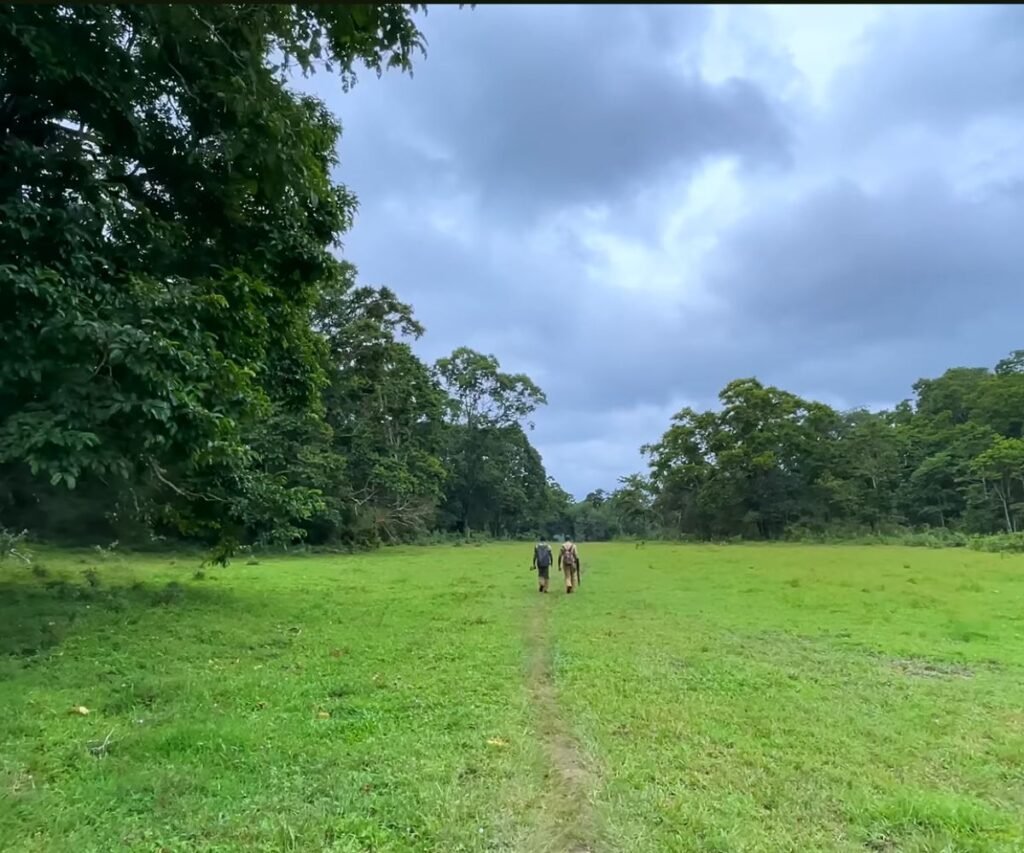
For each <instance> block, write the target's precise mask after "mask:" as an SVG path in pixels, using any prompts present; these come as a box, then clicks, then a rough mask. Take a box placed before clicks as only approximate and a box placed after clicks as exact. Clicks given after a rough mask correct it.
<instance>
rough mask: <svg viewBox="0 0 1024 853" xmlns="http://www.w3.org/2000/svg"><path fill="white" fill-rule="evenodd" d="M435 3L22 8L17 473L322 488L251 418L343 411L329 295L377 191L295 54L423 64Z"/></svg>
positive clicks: (14, 57)
mask: <svg viewBox="0 0 1024 853" xmlns="http://www.w3.org/2000/svg"><path fill="white" fill-rule="evenodd" d="M418 8H420V7H418V6H416V5H408V6H401V5H397V4H381V5H355V6H309V7H302V6H294V5H248V6H232V5H219V6H218V5H208V6H181V5H170V6H130V5H126V6H115V5H92V6H89V5H83V6H71V7H68V6H19V5H15V6H8V7H5V8H4V9H2V10H0V80H2V82H0V155H2V161H3V163H4V169H3V172H2V173H0V214H2V215H0V341H2V344H0V346H2V353H0V355H2V357H0V465H2V466H3V469H4V471H3V473H4V475H5V477H6V476H8V475H10V476H15V477H17V478H20V479H23V480H25V479H27V480H30V481H32V482H37V481H38V482H39V483H40V484H41V483H43V482H44V479H45V482H47V483H50V484H52V485H54V486H57V485H61V486H64V487H67V488H70V489H74V488H75V487H76V486H77V485H78V483H79V481H81V480H84V479H89V480H93V481H97V482H101V483H103V484H104V486H105V488H107V489H110V490H122V489H129V490H131V491H133V492H135V493H136V494H137V496H139V497H141V498H142V499H143V503H146V502H149V503H150V504H152V505H158V506H159V507H160V509H161V511H162V512H163V510H167V511H166V512H163V515H164V516H165V518H168V519H174V520H176V521H177V522H178V523H180V524H181V525H182V526H183V527H184V528H185V529H186V530H190V531H193V532H194V531H205V532H210V533H212V532H216V531H218V530H222V528H224V527H225V526H228V527H232V526H246V525H248V524H249V523H250V522H252V521H253V520H254V519H256V518H259V519H261V520H260V522H259V523H260V524H264V523H268V522H272V520H273V519H280V520H281V529H280V532H281V533H282V535H284V536H285V537H287V536H291V535H294V534H295V533H296V530H297V528H296V527H295V524H294V522H295V521H299V520H301V519H303V518H307V517H309V515H310V514H311V513H312V512H314V511H315V505H316V500H315V494H314V493H313V492H311V491H310V490H309V489H305V488H301V487H298V486H295V487H292V486H290V485H288V484H287V482H286V479H285V480H282V479H281V477H280V476H279V475H278V474H276V473H273V471H272V470H268V468H267V465H265V464H264V463H263V461H262V460H260V459H258V458H257V457H256V456H255V455H254V453H253V451H252V448H251V446H250V444H249V443H248V442H247V433H249V432H250V431H251V430H252V429H254V428H258V425H260V424H264V423H266V420H267V419H268V418H283V419H284V420H285V421H288V422H289V423H290V424H292V425H295V424H296V423H298V421H296V420H292V419H293V418H297V419H298V420H301V419H302V418H303V417H305V416H312V417H314V418H315V417H316V416H317V412H318V411H319V410H320V408H321V400H320V394H321V392H322V390H323V388H324V385H325V382H326V378H325V376H324V374H323V371H322V369H321V359H320V355H321V353H322V350H321V348H320V345H319V343H318V341H317V339H316V336H315V334H314V333H313V331H312V330H311V328H310V316H311V311H312V310H313V308H314V306H315V305H316V303H317V298H318V294H319V292H320V290H321V288H322V286H323V284H324V282H329V281H331V280H332V279H333V278H334V277H335V276H336V275H337V266H338V262H337V260H336V259H335V257H334V255H333V254H332V252H331V248H332V247H333V246H334V244H335V243H336V240H337V238H338V235H339V234H340V233H342V232H344V231H345V230H347V228H348V227H349V225H350V224H351V221H352V216H353V213H354V210H355V199H354V198H353V196H352V195H351V194H350V193H349V192H348V190H347V189H346V188H345V187H343V186H341V185H338V184H336V183H335V182H333V180H332V179H331V169H332V167H333V165H334V162H335V143H336V141H337V138H338V134H339V127H338V124H337V122H336V121H335V120H334V118H333V117H332V116H331V115H330V114H329V113H328V112H327V110H326V109H325V108H324V106H323V105H322V104H321V103H319V102H318V101H317V100H315V99H314V98H311V97H308V96H302V95H298V94H296V93H295V92H294V91H293V90H292V89H291V88H290V87H289V86H288V85H287V83H288V73H289V70H290V69H291V68H293V67H298V68H300V69H302V70H303V71H304V72H307V73H308V72H311V71H312V70H313V68H314V65H315V64H317V63H318V62H326V63H327V65H328V67H331V66H336V67H337V69H338V71H339V72H340V74H341V78H342V85H343V86H345V87H347V86H349V85H351V84H352V83H353V82H354V81H355V69H356V67H357V66H358V65H360V64H361V65H364V66H366V67H368V68H370V69H371V70H374V71H376V72H378V73H379V72H380V71H381V70H382V69H383V68H385V67H394V68H399V69H402V70H408V69H409V68H410V67H411V60H412V57H413V54H414V53H415V52H416V51H417V50H419V49H421V43H422V42H421V37H420V34H419V32H418V30H417V28H416V26H415V25H414V23H413V20H412V14H413V13H414V12H415V11H416V10H417V9H418ZM271 468H272V466H271ZM33 488H36V487H33ZM261 507H262V508H261Z"/></svg>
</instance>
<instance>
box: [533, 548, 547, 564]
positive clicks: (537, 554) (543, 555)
mask: <svg viewBox="0 0 1024 853" xmlns="http://www.w3.org/2000/svg"><path fill="white" fill-rule="evenodd" d="M533 553H534V559H536V561H537V568H538V569H547V568H550V566H551V549H550V548H549V547H548V546H547V545H538V546H537V547H536V548H535V549H534V552H533Z"/></svg>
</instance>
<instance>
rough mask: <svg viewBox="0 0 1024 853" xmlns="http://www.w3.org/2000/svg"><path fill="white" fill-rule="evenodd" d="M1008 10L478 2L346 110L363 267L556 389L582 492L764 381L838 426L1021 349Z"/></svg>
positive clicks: (1019, 146)
mask: <svg viewBox="0 0 1024 853" xmlns="http://www.w3.org/2000/svg"><path fill="white" fill-rule="evenodd" d="M1022 21H1024V15H1022V13H1021V12H1019V11H1018V10H1017V9H1016V8H1015V7H998V8H993V7H982V8H976V7H940V8H936V7H930V8H918V7H898V8H890V7H844V8H842V9H838V10H833V9H832V8H829V9H824V8H823V9H821V10H814V9H811V10H805V9H803V8H801V9H798V10H793V9H787V8H775V7H757V8H755V9H734V8H731V7H713V8H702V7H640V6H635V7H615V8H612V9H609V8H607V7H605V8H601V9H598V8H596V7H587V6H565V7H560V6H546V7H526V6H520V7H484V6H481V7H478V8H477V9H476V10H473V11H469V10H462V11H457V10H454V9H450V8H443V7H442V8H437V9H434V10H432V11H431V13H430V15H429V17H427V18H426V19H425V20H424V23H423V26H424V30H425V32H426V35H427V37H428V40H429V51H430V53H429V57H428V59H427V60H426V61H425V62H421V63H420V65H419V66H418V67H417V70H416V73H415V76H414V78H413V79H408V78H403V77H399V76H397V75H386V76H385V77H384V78H383V79H381V80H379V81H378V80H373V79H365V80H363V81H361V82H360V84H359V86H357V87H356V89H355V90H354V91H353V92H352V93H351V94H348V95H345V96H341V95H340V94H339V93H338V92H337V88H336V85H335V84H334V83H332V82H331V81H330V80H329V79H328V78H319V79H317V80H315V81H314V82H313V83H311V84H307V83H303V85H304V86H307V87H310V86H311V87H312V89H313V91H315V92H316V93H317V94H319V95H320V96H321V97H323V98H324V99H325V100H326V101H327V102H328V103H329V105H330V106H331V107H332V108H334V109H335V110H336V112H338V113H339V115H340V117H341V119H342V121H343V124H344V127H345V134H344V137H343V140H342V144H341V148H340V160H341V167H340V169H339V176H340V177H341V178H342V179H343V180H344V181H345V182H346V183H348V184H349V185H350V186H351V187H352V189H354V190H355V191H356V193H357V194H358V195H359V197H360V201H361V209H360V214H359V217H358V219H357V224H356V227H355V229H354V231H353V232H352V233H351V234H350V235H347V239H346V254H347V256H348V257H349V258H350V259H351V260H353V261H354V262H355V263H356V264H357V265H358V266H359V267H360V270H361V273H362V277H363V279H364V280H366V281H368V282H374V283H386V284H388V285H389V286H392V287H393V288H394V289H395V290H397V292H398V293H399V294H401V296H402V297H403V298H404V299H406V300H408V301H411V302H412V303H413V305H414V306H415V308H416V310H417V314H418V315H419V317H420V319H421V320H423V322H424V323H425V325H426V326H427V335H426V337H425V338H424V339H423V340H422V341H421V342H420V344H419V345H418V346H419V351H420V352H421V354H422V355H423V356H424V357H426V358H429V359H433V358H436V357H438V356H439V355H442V354H445V353H447V352H449V351H451V350H452V349H453V348H455V347H456V346H459V345H463V344H466V345H469V346H472V347H474V348H476V349H480V350H483V351H485V352H492V353H494V354H495V355H497V356H498V358H499V359H500V360H501V362H502V364H503V366H504V367H505V368H506V369H509V370H515V371H525V372H527V373H529V374H530V375H531V376H532V377H533V378H534V379H535V380H536V381H537V382H538V383H539V384H540V385H541V387H543V388H544V389H545V391H546V392H547V393H548V397H549V401H550V404H549V406H548V407H547V409H546V410H545V411H543V412H541V413H539V414H538V418H537V429H536V432H535V434H534V440H535V442H536V443H537V445H538V447H539V449H540V450H541V452H542V454H543V455H544V458H545V461H546V464H547V465H548V468H549V470H550V471H551V473H552V474H554V475H555V476H556V477H557V478H558V479H559V481H560V482H562V484H563V485H564V486H565V487H566V488H568V489H569V490H570V491H572V492H573V493H575V494H577V495H580V496H582V495H583V494H585V493H586V492H588V491H590V490H592V489H594V488H598V487H603V488H608V487H610V486H613V485H614V483H615V480H616V478H617V476H618V475H620V474H626V473H629V472H630V471H633V470H637V469H639V468H640V467H641V465H642V461H641V459H640V457H639V454H638V448H639V446H640V445H641V444H642V443H644V442H646V441H651V440H653V439H656V438H657V437H658V436H659V435H660V433H661V432H662V431H663V430H664V429H665V427H666V426H667V425H668V418H669V416H670V414H671V413H672V412H673V411H675V410H676V409H677V408H678V407H679V406H681V405H683V402H684V401H685V402H686V403H687V404H689V405H694V406H698V407H701V406H713V405H715V401H716V395H717V392H718V391H719V389H720V388H721V387H722V386H723V385H725V383H726V382H728V381H729V380H731V379H734V378H736V377H739V376H751V375H756V376H758V377H759V378H761V379H762V380H764V381H767V382H771V383H774V384H778V385H781V386H783V387H786V388H788V389H789V390H792V391H794V392H796V393H800V394H803V395H805V396H810V397H814V398H817V399H822V400H824V401H825V402H829V403H831V404H833V405H836V406H839V407H850V406H857V405H891V404H892V403H895V402H897V401H898V400H899V399H902V398H903V397H905V396H907V395H909V393H910V385H911V383H912V382H913V381H914V380H916V379H917V378H919V377H920V376H926V375H936V374H937V373H939V372H941V371H942V370H944V369H945V368H947V367H949V366H952V365H954V364H993V363H994V362H995V361H996V360H998V358H1000V357H1001V356H1002V355H1004V354H1005V353H1006V352H1008V351H1009V350H1011V349H1014V348H1019V347H1020V346H1022V345H1024V341H1022V340H1021V339H1020V333H1019V330H1018V327H1019V323H1018V322H1016V320H1015V307H1014V306H1015V303H1016V301H1017V300H1018V298H1019V297H1018V293H1019V291H1020V284H1019V281H1020V278H1021V273H1022V272H1024V244H1022V242H1021V241H1020V240H1019V238H1018V237H1017V231H1018V230H1019V222H1020V221H1021V218H1022V217H1021V214H1022V213H1024V210H1022V205H1024V193H1022V192H1021V187H1024V110H1022V103H1024V102H1022V101H1021V100H1020V97H1019V94H1018V93H1019V91H1020V89H1021V85H1020V84H1021V82H1022V77H1024V72H1022V70H1024V50H1021V47H1022V44H1021V40H1022V37H1024V35H1022V34H1024V27H1022Z"/></svg>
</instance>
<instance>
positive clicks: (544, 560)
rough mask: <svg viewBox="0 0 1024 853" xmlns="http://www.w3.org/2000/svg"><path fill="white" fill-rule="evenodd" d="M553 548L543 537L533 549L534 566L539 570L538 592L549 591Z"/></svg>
mask: <svg viewBox="0 0 1024 853" xmlns="http://www.w3.org/2000/svg"><path fill="white" fill-rule="evenodd" d="M551 562H552V558H551V549H550V548H549V547H548V543H547V542H545V541H544V540H543V539H541V540H540V542H538V543H537V547H536V548H534V549H533V568H535V569H536V570H537V581H538V584H539V589H538V592H547V591H548V580H549V573H550V571H551Z"/></svg>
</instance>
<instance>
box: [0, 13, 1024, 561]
mask: <svg viewBox="0 0 1024 853" xmlns="http://www.w3.org/2000/svg"><path fill="white" fill-rule="evenodd" d="M424 8H425V7H423V6H420V5H417V4H409V5H399V4H378V5H365V4H355V5H334V6H330V5H328V6H324V5H318V6H293V5H274V4H268V5H263V4H251V5H216V4H214V5H199V6H195V5H193V6H188V5H173V4H172V5H115V4H102V5H100V4H98V5H75V6H56V5H25V4H13V5H8V6H5V7H3V8H0V164H2V165H0V529H6V530H8V531H11V530H15V531H17V530H22V529H27V530H29V531H31V533H32V534H33V535H34V536H36V537H39V538H44V539H50V540H54V541H65V542H84V541H92V542H99V543H104V542H109V541H111V540H115V539H116V540H119V541H123V542H132V543H133V544H140V543H142V542H145V541H148V540H151V539H153V538H156V539H160V538H163V539H171V540H175V541H178V540H189V541H196V542H204V543H207V544H213V545H216V546H217V548H218V553H220V554H221V555H222V556H226V555H228V554H230V553H231V552H232V550H233V549H234V548H236V547H237V546H238V545H240V544H253V543H281V542H286V543H290V542H298V541H302V542H308V543H311V544H331V545H342V546H350V547H370V546H374V545H377V544H380V543H387V542H399V541H414V540H417V539H423V538H424V537H427V536H429V535H431V534H434V535H436V534H437V533H441V534H450V535H458V536H467V535H473V534H477V533H484V534H486V535H490V536H509V537H522V536H527V535H544V536H549V537H551V536H557V535H559V534H561V533H573V534H575V535H576V536H577V538H583V539H605V538H613V537H617V536H634V537H668V538H677V537H680V536H692V537H698V538H720V537H731V536H745V537H756V538H769V539H770V538H778V537H781V536H785V535H799V534H801V532H803V533H813V532H821V531H829V530H832V531H841V530H861V529H867V530H873V531H882V530H885V529H889V528H893V527H900V526H908V527H915V526H916V527H920V526H931V527H938V528H945V529H950V530H958V531H965V532H977V533H989V532H994V531H999V530H1006V531H1010V532H1014V531H1018V530H1020V528H1021V526H1022V524H1024V516H1022V507H1024V444H1022V435H1021V430H1022V416H1024V384H1022V383H1024V355H1022V353H1021V352H1017V353H1014V354H1013V355H1012V356H1010V357H1009V358H1007V359H1005V360H1004V361H1002V362H1000V363H999V365H997V366H996V368H995V369H994V370H985V369H967V368H958V369H955V370H950V371H948V372H947V373H946V374H944V375H943V376H942V377H940V378H938V379H933V380H922V381H921V382H919V383H917V385H915V386H914V392H915V397H914V399H913V400H911V401H907V402H906V403H903V404H901V405H900V406H897V407H896V408H895V409H894V410H893V411H889V412H880V413H870V412H863V411H857V412H849V413H839V412H836V411H834V410H832V409H831V408H829V407H828V406H825V405H823V404H820V403H815V402H810V401H806V400H802V399H800V398H799V397H797V396H795V395H793V394H790V393H788V392H785V391H781V390H780V389H777V388H772V387H766V386H763V385H762V384H761V383H759V382H758V381H756V380H754V379H747V380H739V381H736V382H733V383H730V384H729V385H728V386H727V387H726V388H725V389H724V390H723V391H722V393H721V395H720V403H721V406H720V408H719V409H717V410H715V411H706V412H697V411H693V410H691V409H684V410H683V411H681V412H679V413H678V414H677V415H676V416H675V417H674V418H673V420H672V423H671V425H670V426H669V428H668V430H667V431H666V432H665V434H664V435H663V436H662V437H661V439H660V440H659V441H658V442H656V443H654V444H652V445H650V446H649V447H646V448H644V451H645V453H646V454H647V458H648V461H649V470H648V471H647V472H646V473H645V474H642V475H641V474H634V475H631V476H629V477H625V478H623V480H622V481H621V482H620V483H619V485H618V487H617V488H616V489H615V490H613V491H612V492H610V493H607V494H606V493H605V492H603V491H601V490H598V491H595V492H593V493H591V494H590V495H588V496H587V498H586V499H584V500H583V501H579V502H576V501H574V500H573V499H572V497H571V496H570V495H568V494H567V493H566V492H565V490H564V489H562V488H561V487H560V486H559V485H558V484H557V483H556V482H555V481H554V480H553V479H552V478H551V477H550V476H548V474H547V472H546V470H545V468H544V465H543V462H542V460H541V457H540V454H539V453H538V452H537V450H536V448H535V447H534V446H533V444H532V443H531V442H530V440H529V433H530V428H531V417H532V416H533V414H534V412H535V411H536V410H537V408H538V407H539V406H542V405H544V404H545V403H546V398H545V395H544V393H543V391H542V390H541V389H540V388H538V387H537V386H536V384H535V383H534V382H533V381H531V380H530V378H529V377H527V376H524V375H517V374H510V373H507V372H505V371H503V370H502V369H501V365H500V364H499V362H498V361H497V359H496V358H494V357H493V356H491V355H487V354H482V353H478V352H474V351H472V350H469V349H466V348H459V349H456V350H455V351H454V352H453V353H452V354H451V355H450V356H448V357H446V358H442V359H440V360H439V361H438V362H436V363H435V364H426V363H424V362H423V361H422V360H421V359H420V358H419V357H418V356H417V355H416V353H415V352H414V350H413V343H414V342H415V340H416V339H417V338H418V337H419V336H421V335H422V334H423V333H424V329H423V328H422V326H421V325H420V324H419V323H418V321H417V320H416V318H415V316H414V314H413V311H412V309H411V307H410V306H409V305H407V304H406V303H404V302H402V301H401V299H400V298H399V297H398V295H397V294H395V293H393V292H392V291H391V290H389V289H388V288H386V287H370V286H366V285H363V284H361V283H360V282H359V280H358V273H357V270H356V269H355V268H354V267H353V266H352V265H351V264H350V263H348V262H347V261H345V260H343V259H342V258H340V257H339V254H338V252H339V249H340V248H341V247H340V242H339V241H340V238H341V236H343V235H344V234H345V233H346V232H347V231H348V230H349V228H350V227H351V225H352V221H353V218H354V216H355V213H356V208H357V202H356V198H355V196H354V195H353V194H352V193H351V192H350V190H349V189H348V188H347V187H346V186H344V185H343V184H341V183H339V182H338V181H337V180H336V179H335V178H334V177H333V170H334V168H335V166H336V165H337V150H338V142H339V138H340V132H341V127H340V124H339V122H338V120H337V118H336V117H335V116H334V115H332V114H331V112H330V111H329V110H328V109H327V108H326V106H325V105H324V104H323V103H322V102H321V101H319V100H318V99H316V98H314V97H311V96H309V95H304V94H301V93H299V92H297V91H296V90H295V89H294V88H293V86H292V85H291V80H292V77H293V76H294V75H295V74H297V73H302V74H311V73H314V72H316V71H318V70H321V69H324V68H326V69H327V70H329V71H333V72H335V73H336V74H337V77H338V80H339V87H340V88H341V89H343V90H345V89H347V88H348V87H350V86H352V85H354V84H355V83H356V78H357V70H359V71H361V70H362V69H368V70H369V71H370V72H371V73H376V74H380V73H383V72H385V71H386V70H388V69H394V70H397V71H398V72H408V71H410V70H411V68H412V64H413V60H414V58H415V57H416V56H418V55H420V54H421V53H422V51H423V38H422V35H421V33H420V31H419V30H418V28H417V26H416V23H415V15H416V14H417V13H418V12H421V11H423V10H424Z"/></svg>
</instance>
